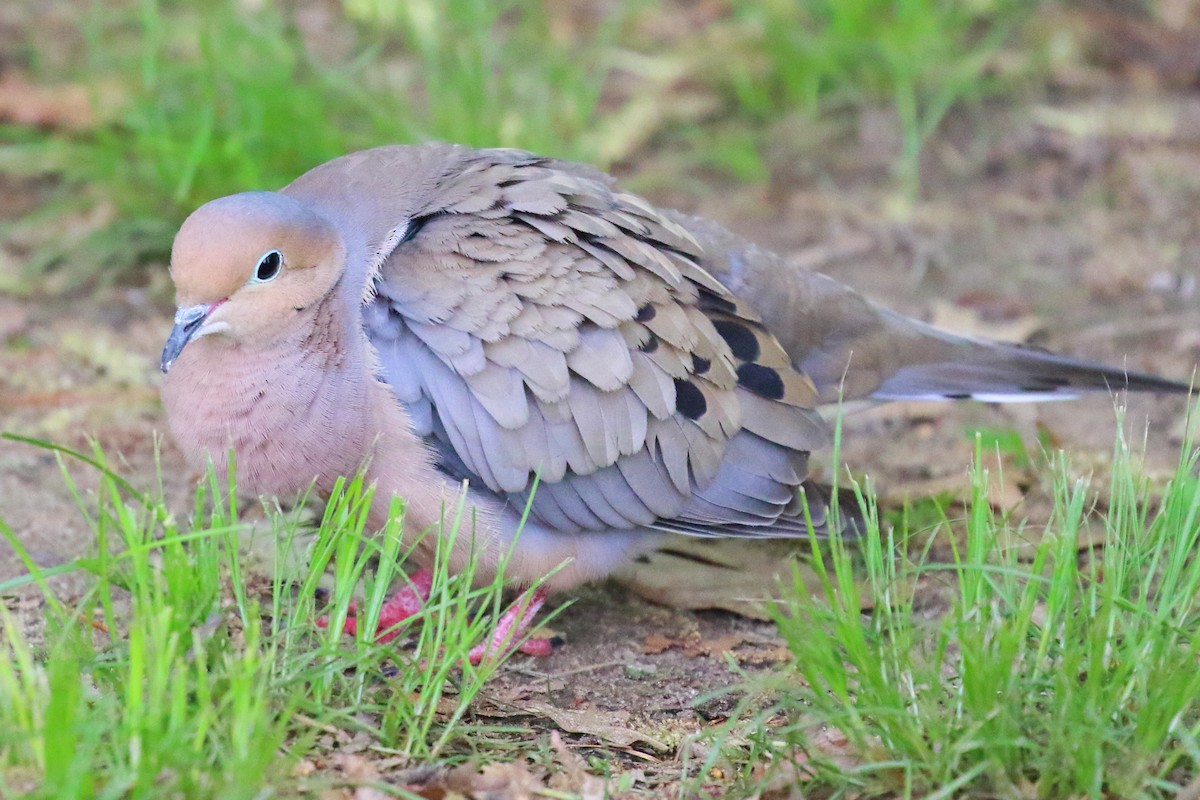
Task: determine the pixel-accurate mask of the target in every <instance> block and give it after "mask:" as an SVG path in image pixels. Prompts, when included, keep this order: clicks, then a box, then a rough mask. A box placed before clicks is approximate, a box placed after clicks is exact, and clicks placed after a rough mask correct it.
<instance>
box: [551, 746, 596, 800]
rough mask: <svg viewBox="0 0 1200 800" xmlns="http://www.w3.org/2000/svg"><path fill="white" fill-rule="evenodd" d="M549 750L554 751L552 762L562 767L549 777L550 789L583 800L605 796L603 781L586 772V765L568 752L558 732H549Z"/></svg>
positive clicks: (593, 799) (594, 799)
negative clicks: (571, 794)
mask: <svg viewBox="0 0 1200 800" xmlns="http://www.w3.org/2000/svg"><path fill="white" fill-rule="evenodd" d="M550 748H551V749H552V750H554V760H555V761H557V762H558V765H559V766H560V767H562V772H558V773H555V774H553V775H551V777H550V788H551V789H557V790H559V791H569V792H572V793H574V794H577V795H579V796H580V797H581V798H583V800H602V798H604V797H606V796H607V794H606V791H605V785H604V779H602V778H599V777H597V776H595V775H592V774H591V773H590V772H588V769H587V764H585V763H584V760H583V759H582V758H580V757H579V756H578V755H577V754H575V753H572V752H571V751H570V749H569V748H568V747H567V746H566V744H564V743H563V740H562V736H561V735H559V733H558V731H550Z"/></svg>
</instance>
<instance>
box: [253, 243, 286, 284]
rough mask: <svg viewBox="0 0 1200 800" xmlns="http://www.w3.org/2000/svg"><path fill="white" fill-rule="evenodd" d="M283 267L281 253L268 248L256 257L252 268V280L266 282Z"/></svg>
mask: <svg viewBox="0 0 1200 800" xmlns="http://www.w3.org/2000/svg"><path fill="white" fill-rule="evenodd" d="M281 269H283V253H281V252H279V251H278V250H268V251H267V252H265V253H263V254H262V256H261V257H260V258H259V259H258V266H256V267H255V268H254V282H255V283H266V282H267V281H269V280H272V279H273V278H274V277H275V276H276V275H278V274H279V271H280V270H281Z"/></svg>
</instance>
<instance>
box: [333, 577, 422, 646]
mask: <svg viewBox="0 0 1200 800" xmlns="http://www.w3.org/2000/svg"><path fill="white" fill-rule="evenodd" d="M408 579H409V581H410V582H409V584H408V585H407V586H405V587H404V588H403V589H401V590H400V591H398V592H396V593H395V594H393V595H392V596H391V597H389V598H388V599H387V600H386V601H385V602H384V604H383V605H382V606H380V608H379V624H378V625H377V626H376V628H375V633H376V636H375V639H376V641H378V642H390V641H391V640H392V639H395V638H396V637H397V636H399V635H400V632H401V630H402V629H403V628H402V626H401V625H400V623H401V622H404V620H406V619H408V618H409V617H411V616H413V615H415V614H416V613H417V612H419V611H420V610H421V606H422V605H423V604H424V603H425V601H426V600H428V599H429V591H430V589H431V588H432V587H433V573H432V572H430V571H429V570H427V569H424V568H422V569H419V570H417V571H416V572H414V573H413V574H412V575H410V576H408ZM356 611H357V608H356V606H355V604H353V603H351V604H350V613H349V615H347V617H346V625H345V627H344V628H343V630H344V631H345V632H346V633H348V634H350V635H351V636H353V635H354V634H355V633H356V632H357V631H358V619H357V617H356V616H355V612H356ZM328 626H329V618H328V617H321V618H320V619H318V620H317V627H318V628H325V627H328Z"/></svg>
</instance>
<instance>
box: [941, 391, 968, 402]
mask: <svg viewBox="0 0 1200 800" xmlns="http://www.w3.org/2000/svg"><path fill="white" fill-rule="evenodd" d="M942 396H943V397H945V398H946V399H947V400H970V399H971V393H970V392H946V393H945V394H944V395H942Z"/></svg>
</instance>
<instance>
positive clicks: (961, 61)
mask: <svg viewBox="0 0 1200 800" xmlns="http://www.w3.org/2000/svg"><path fill="white" fill-rule="evenodd" d="M729 6H730V8H731V11H732V25H731V28H732V32H731V33H730V34H729V35H728V37H727V38H728V39H729V40H730V43H731V44H730V48H731V49H733V50H734V56H733V57H730V53H727V52H719V53H718V54H714V56H715V57H710V58H709V59H708V61H709V62H710V63H709V64H708V66H707V72H708V73H709V77H710V79H711V80H713V81H714V82H715V83H716V84H717V85H723V86H724V87H725V88H726V90H727V92H728V93H729V95H730V96H731V98H732V100H733V109H734V111H733V114H734V117H735V119H737V120H738V121H739V122H740V123H746V122H749V124H750V125H751V126H753V127H756V128H758V129H760V130H761V129H762V128H763V127H764V126H768V125H770V124H772V123H775V122H779V121H781V120H787V119H788V118H789V116H794V115H797V114H799V115H801V116H803V117H807V118H809V119H816V118H819V117H822V116H828V115H831V114H832V115H836V114H839V113H842V112H844V111H846V110H851V111H861V110H862V109H864V108H869V107H880V106H882V107H888V108H891V109H892V110H893V111H894V113H895V116H896V120H897V122H898V125H899V134H900V138H901V150H900V152H899V153H898V154H897V159H896V162H895V173H896V177H897V180H898V184H899V187H900V189H901V190H902V192H903V193H904V194H905V195H906V196H908V197H909V198H910V200H911V199H915V197H916V195H917V193H918V192H919V189H920V157H921V151H922V148H923V147H924V145H925V143H926V142H927V141H928V139H929V137H930V136H931V135H932V134H933V132H934V131H935V130H937V127H938V125H939V124H941V122H942V120H943V119H944V118H945V116H946V114H947V112H949V110H950V109H951V108H953V107H954V106H955V105H957V104H961V103H964V102H977V101H978V100H979V99H981V98H983V97H985V96H988V95H989V94H994V93H996V92H997V91H999V90H1002V89H1003V88H1005V87H1007V86H1009V85H1010V84H1009V83H1006V81H1005V80H1004V79H1003V78H1001V77H997V76H992V75H989V74H988V73H987V69H988V67H989V66H990V65H991V64H992V62H993V57H994V56H995V54H996V53H997V51H998V50H999V49H1000V48H1001V46H1003V45H1005V44H1006V43H1008V42H1009V40H1010V39H1011V38H1012V33H1013V31H1014V30H1015V29H1016V28H1018V27H1019V25H1020V24H1022V23H1025V22H1027V21H1028V19H1029V18H1031V17H1032V15H1033V14H1035V13H1036V10H1037V8H1038V3H1037V2H1035V1H1034V0H982V2H962V0H814V1H813V2H804V3H796V2H791V0H766V1H765V2H763V0H730V2H729ZM791 127H792V128H794V127H795V126H794V125H793V126H791ZM766 144H767V142H766V140H765V139H764V138H763V137H762V136H761V135H760V136H757V137H747V136H741V137H735V138H733V139H730V140H728V141H727V142H726V146H725V147H723V148H721V152H718V153H715V154H713V156H712V157H713V158H714V159H719V161H718V163H721V162H722V161H723V162H724V163H726V164H729V165H741V166H740V170H741V171H743V173H744V171H745V170H748V169H750V170H752V165H753V163H754V161H755V160H756V159H755V157H754V156H751V155H750V154H746V153H745V150H746V149H747V148H755V150H753V151H751V152H752V153H755V155H757V156H758V159H757V160H759V161H761V155H759V154H761V153H762V151H763V148H764V147H765V146H766ZM727 151H732V152H727ZM739 152H741V153H743V154H741V155H738V153H739ZM749 174H750V175H753V174H754V173H753V171H752V172H750V173H749Z"/></svg>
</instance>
